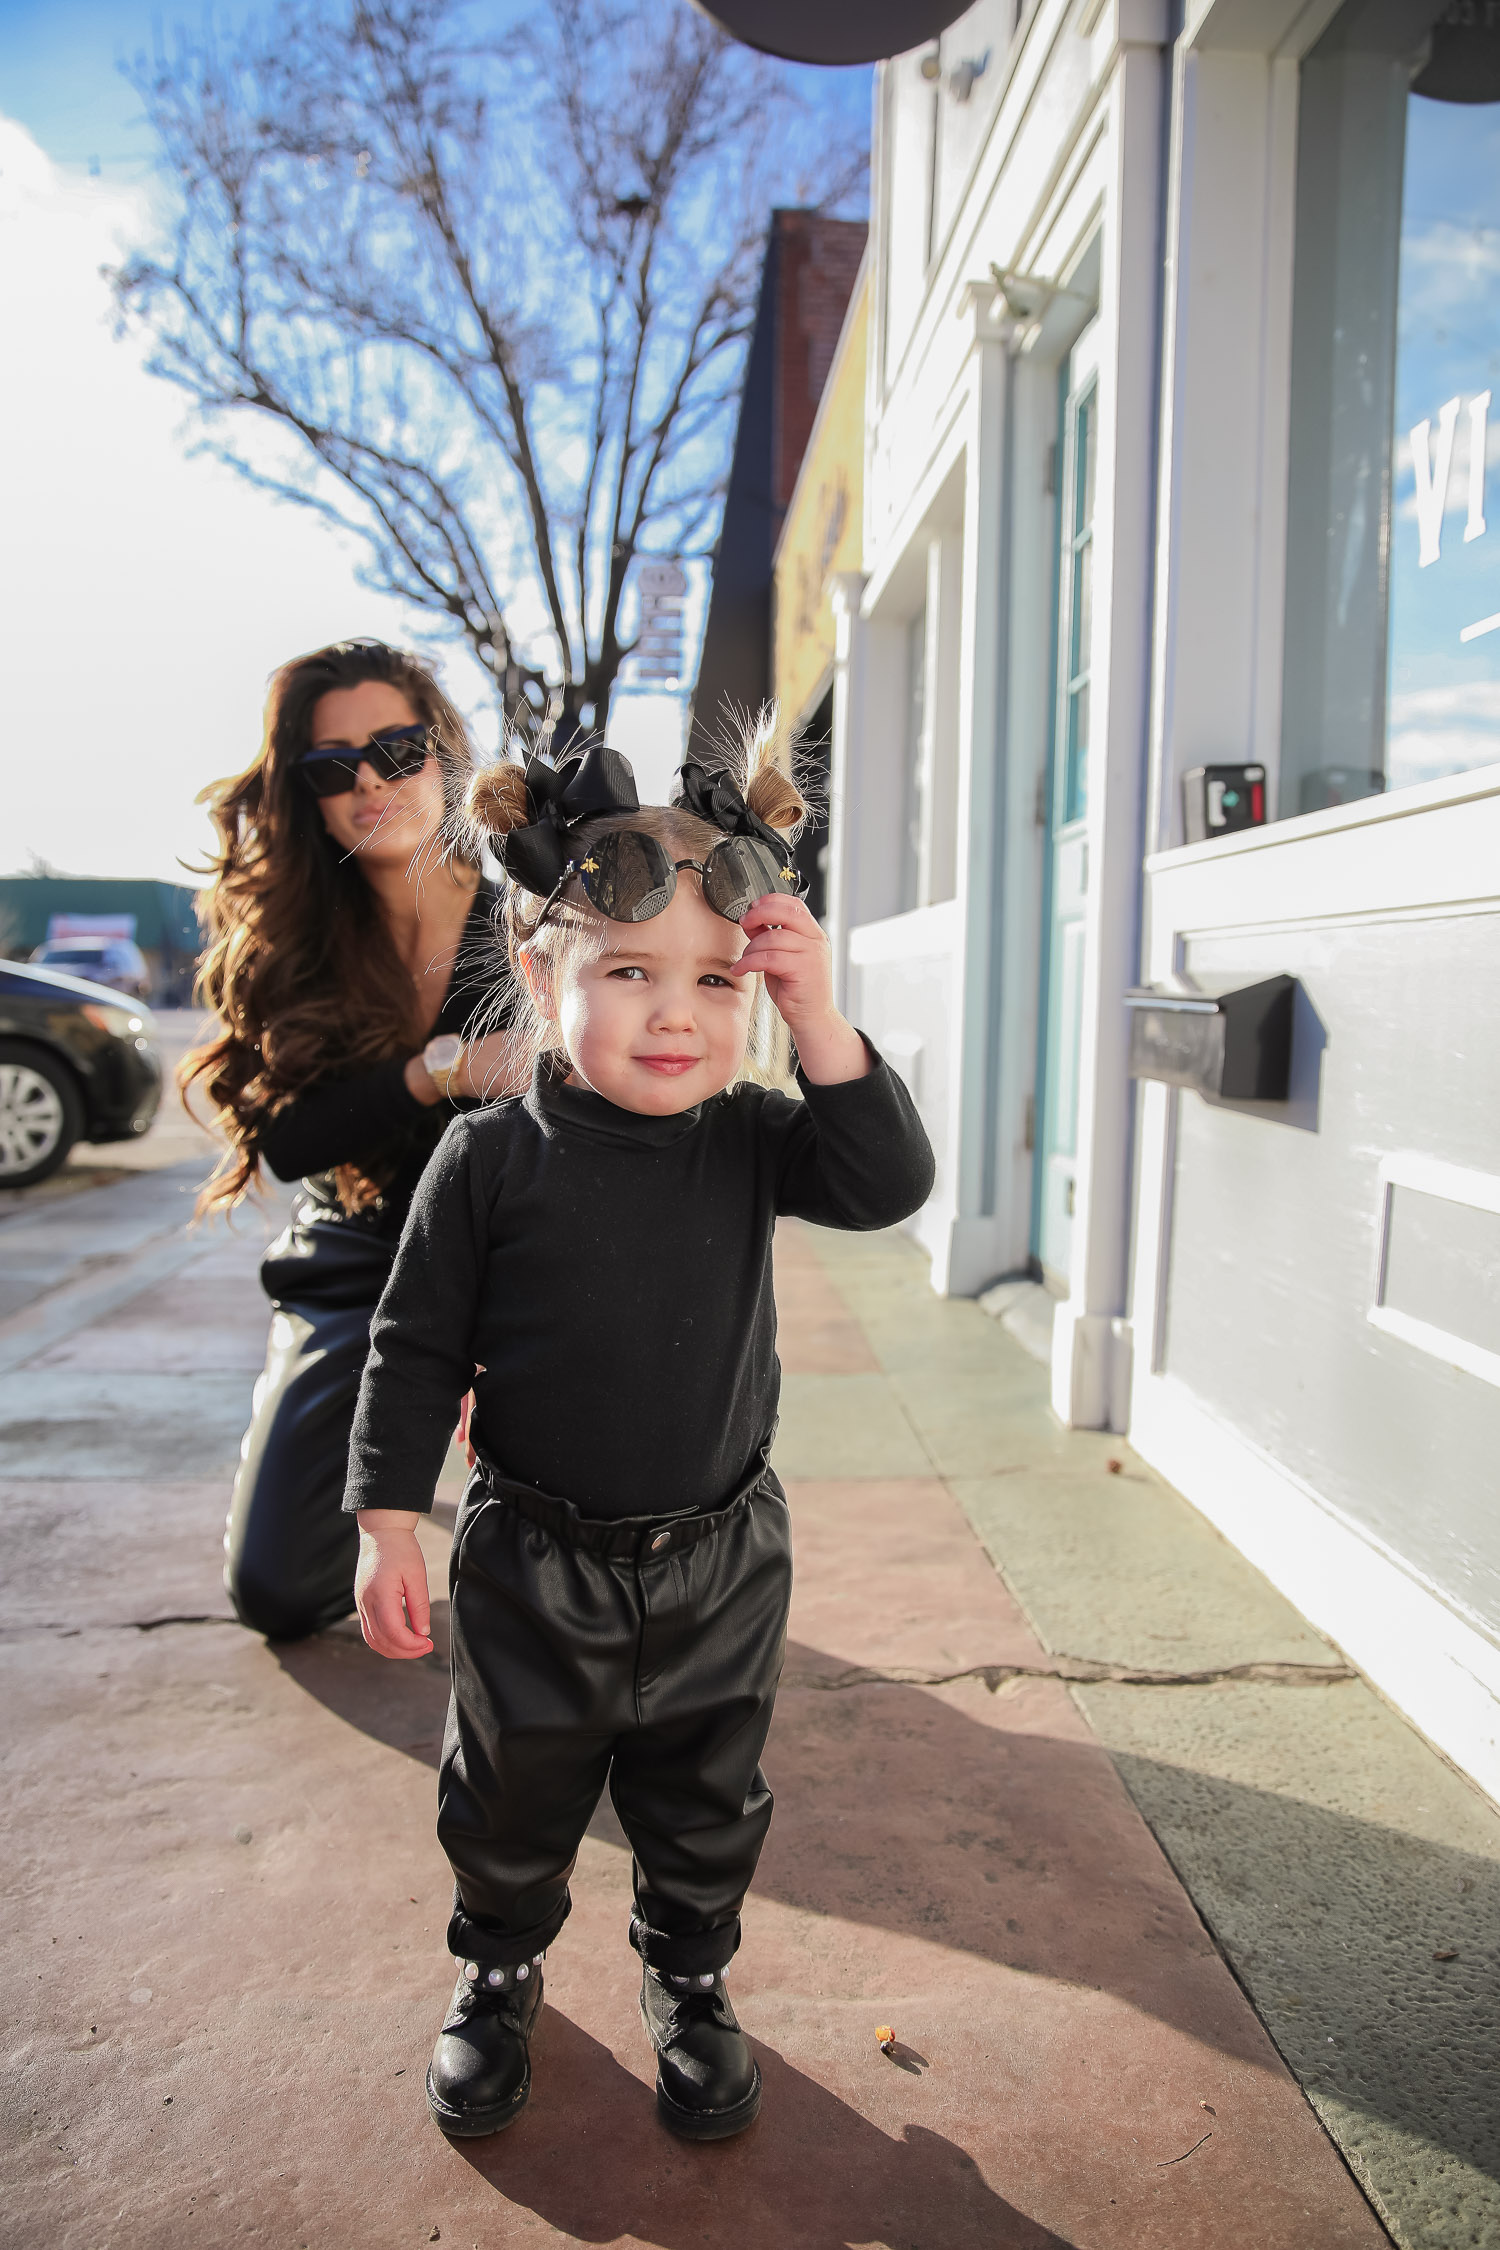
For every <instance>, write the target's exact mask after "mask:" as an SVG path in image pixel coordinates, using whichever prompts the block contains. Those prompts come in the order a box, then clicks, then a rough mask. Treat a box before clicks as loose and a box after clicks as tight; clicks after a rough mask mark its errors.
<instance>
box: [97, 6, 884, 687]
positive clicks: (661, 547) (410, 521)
mask: <svg viewBox="0 0 1500 2250" xmlns="http://www.w3.org/2000/svg"><path fill="white" fill-rule="evenodd" d="M481 13H482V11H481V10H480V9H478V8H476V7H475V6H474V5H468V6H465V5H463V4H462V0H368V4H367V0H355V4H353V5H348V4H339V5H334V6H323V7H313V8H311V9H310V8H308V7H307V6H305V5H302V4H296V5H284V6H283V7H282V8H281V9H280V10H279V11H278V12H277V13H276V14H275V15H273V16H272V17H271V18H270V19H269V20H268V21H267V22H266V23H264V24H262V25H260V26H257V25H254V24H252V25H251V26H250V27H249V28H248V29H246V30H245V31H244V32H242V33H240V34H239V35H237V36H235V37H233V38H227V37H226V38H220V37H218V36H216V35H215V34H214V33H212V32H211V31H210V32H208V33H206V34H204V35H203V36H200V37H196V38H194V37H189V36H188V35H186V34H184V33H179V34H178V35H177V37H176V39H175V42H174V43H173V44H172V46H171V47H170V49H166V48H163V49H161V50H160V51H159V52H158V54H157V56H156V58H155V60H154V61H152V62H149V63H148V62H146V61H144V60H142V61H139V62H137V64H136V65H135V66H134V69H133V71H132V73H131V76H132V79H133V82H134V83H135V85H136V87H137V89H138V91H139V92H140V94H141V95H142V97H143V99H144V102H145V107H146V112H147V115H148V118H149V120H150V122H151V124H152V125H153V127H154V128H155V131H156V134H157V136H158V139H159V142H160V147H161V152H162V158H163V162H164V165H165V168H166V170H167V172H168V175H169V176H170V177H171V178H172V179H173V180H174V182H175V185H176V191H177V199H178V208H177V218H176V224H175V230H174V234H173V238H172V241H171V243H170V246H169V247H168V248H166V249H164V250H163V251H162V253H161V254H160V255H158V256H154V257H153V256H147V255H142V256H138V257H134V258H132V259H131V260H130V261H129V262H128V263H127V264H125V265H124V266H123V267H121V268H120V269H118V270H117V271H116V272H114V274H113V276H112V279H113V282H114V286H115V290H116V293H117V298H118V302H119V305H120V307H121V308H122V312H123V313H124V314H125V315H126V316H127V317H128V318H130V319H133V320H135V321H138V322H140V323H142V324H144V326H145V327H146V329H147V330H148V332H149V334H150V336H151V339H152V346H153V350H152V357H151V363H150V364H151V365H152V367H153V369H154V371H155V372H157V373H158V374H161V375H163V376H166V377H168V378H169V379H171V380H172V381H174V382H176V383H178V384H180V385H181V386H182V387H183V389H185V390H186V391H187V392H188V394H189V395H190V396H191V397H192V398H193V399H194V400H195V401H196V403H197V406H198V407H199V408H200V409H201V410H202V413H203V415H204V417H205V427H206V429H207V431H208V433H209V441H210V443H211V444H212V445H213V447H214V449H215V450H217V451H218V452H220V453H221V454H222V455H223V457H224V458H226V459H228V460H230V461H231V462H232V463H233V464H234V465H235V467H237V468H238V469H240V470H241V471H242V472H243V473H244V474H245V475H246V476H248V477H251V478H252V479H253V480H254V481H256V482H257V483H260V484H262V485H264V486H267V487H268V488H270V489H272V490H274V491H276V492H279V493H281V494H283V495H285V496H287V497H289V498H292V499H294V500H297V501H299V502H301V503H303V504H305V505H307V506H309V507H313V508H317V509H320V510H322V511H323V512H324V513H325V514H327V515H329V516H331V517H333V518H334V519H336V520H337V521H339V522H342V523H343V524H345V525H346V526H347V527H348V528H350V529H352V530H353V531H354V532H355V533H357V534H358V536H359V537H360V538H361V540H362V541H363V542H364V547H365V556H366V564H365V573H366V576H367V580H368V582H369V583H370V584H372V585H375V586H378V587H380V588H381V589H383V590H386V591H389V592H391V593H394V594H396V595H398V596H400V597H401V598H402V599H404V600H405V601H407V602H409V603H411V604H413V605H414V606H415V607H417V608H418V609H421V610H425V611H428V612H430V613H434V614H435V616H436V617H438V618H440V619H442V620H443V621H444V622H446V623H447V624H448V625H449V627H450V629H451V630H452V631H454V632H455V633H456V634H459V635H462V636H463V637H464V638H466V639H467V641H468V642H469V644H470V646H471V647H472V648H473V650H474V651H475V653H476V655H477V656H478V657H479V659H480V661H481V662H482V663H484V664H485V665H486V666H487V667H488V668H489V670H490V671H491V673H492V674H493V676H494V678H495V680H496V684H497V687H498V689H499V691H500V694H501V696H502V698H503V701H504V705H505V708H506V710H507V713H508V714H509V715H511V716H520V715H523V714H524V711H525V710H526V709H528V708H529V709H533V710H535V709H537V708H540V707H541V705H542V704H543V703H544V702H545V701H546V700H547V699H548V697H549V696H550V697H551V699H552V703H553V707H554V709H558V710H560V711H561V713H562V714H564V715H565V717H567V718H568V719H580V720H582V721H583V722H585V723H587V722H588V721H590V720H597V721H600V722H602V719H603V717H604V712H605V709H606V706H607V702H608V697H609V692H610V687H611V684H612V682H613V681H614V679H615V676H616V673H617V672H618V669H619V666H620V663H621V661H622V659H623V658H624V657H625V656H626V655H628V653H629V650H630V646H631V641H630V638H629V635H628V632H627V625H626V621H627V619H628V617H629V615H630V606H629V603H628V600H627V580H628V574H629V572H630V568H631V565H632V563H633V562H634V561H635V560H636V558H637V557H638V556H650V555H653V554H655V555H661V554H666V553H670V554H673V555H691V554H695V553H702V552H704V551H706V548H707V545H708V543H709V541H710V540H711V538H712V536H713V532H714V528H715V526H716V523H717V518H718V506H719V500H720V497H721V492H722V486H723V480H724V476H725V473H726V469H727V455H728V440H729V436H730V434H731V429H732V421H733V411H734V403H735V399H736V397H737V391H738V381H739V374H740V369H741V365H742V359H743V348H744V343H745V339H746V337H747V335H748V333H749V330H750V328H751V326H752V324H753V321H754V316H755V299H756V290H757V285H758V281H759V275H760V267H761V256H762V248H763V243H764V237H765V229H766V225H767V221H768V217H769V213H770V209H771V206H772V204H773V202H782V203H785V202H801V203H813V204H816V205H819V206H821V207H825V208H826V207H831V206H833V205H836V204H838V203H840V202H846V201H847V199H848V198H849V197H850V196H851V195H858V194H859V193H860V192H861V190H862V186H863V176H864V134H863V119H862V118H859V117H858V115H857V112H856V111H855V110H854V107H853V104H852V103H851V102H850V101H849V100H848V99H847V98H842V99H841V98H840V96H841V90H840V88H839V86H838V83H837V81H835V82H834V84H833V86H832V87H831V88H829V89H828V90H827V91H826V92H825V91H824V90H823V89H821V88H820V89H819V90H818V92H816V93H813V94H809V93H808V92H807V91H806V90H805V88H806V85H807V79H806V76H805V74H804V75H803V76H801V77H799V76H798V74H795V73H791V72H788V71H786V70H784V69H782V68H781V67H780V66H778V65H775V64H772V63H769V62H767V61H765V60H764V59H763V58H761V57H758V56H755V55H752V54H750V53H749V52H748V51H747V50H746V49H744V48H740V47H736V46H735V45H733V44H732V43H731V42H729V41H727V40H726V39H725V38H724V37H723V35H722V34H721V33H720V32H718V31H717V30H716V29H715V28H714V27H713V26H712V25H711V24H710V23H709V22H708V21H707V19H706V18H704V17H702V16H701V15H699V14H697V13H696V12H695V11H694V10H692V9H691V8H689V7H688V6H686V5H685V4H684V0H638V4H636V5H632V6H617V5H612V4H611V0H546V4H545V5H544V7H543V9H542V11H541V13H540V15H539V16H538V17H536V18H535V19H533V20H531V21H529V22H526V23H523V24H522V25H520V26H519V27H518V28H515V29H512V30H510V31H509V32H505V33H493V32H491V33H489V34H486V33H485V31H484V29H483V26H482V25H479V24H478V23H477V18H478V16H479V15H480V14H481ZM251 417H258V418H260V419H261V420H262V421H264V422H269V423H270V424H272V425H274V426H275V427H277V428H279V429H280V430H281V431H283V432H287V433H292V434H293V436H294V440H295V442H294V444H293V445H292V446H290V447H286V448H282V449H280V452H281V454H282V455H284V457H285V461H284V465H283V466H282V467H281V468H280V469H277V468H276V467H268V466H267V455H266V449H265V448H264V447H263V446H260V447H257V446H254V445H252V446H251V447H250V448H249V449H248V450H247V448H246V447H245V446H244V444H243V442H242V439H241V437H240V436H239V435H238V434H237V433H238V432H239V431H241V430H242V429H243V425H244V422H245V420H246V419H247V418H251Z"/></svg>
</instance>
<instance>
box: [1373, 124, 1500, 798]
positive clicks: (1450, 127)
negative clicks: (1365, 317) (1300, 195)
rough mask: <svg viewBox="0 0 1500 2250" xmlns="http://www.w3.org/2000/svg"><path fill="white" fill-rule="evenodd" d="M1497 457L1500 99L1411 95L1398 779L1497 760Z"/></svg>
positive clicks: (1402, 315)
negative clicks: (1470, 100) (1439, 98)
mask: <svg viewBox="0 0 1500 2250" xmlns="http://www.w3.org/2000/svg"><path fill="white" fill-rule="evenodd" d="M1497 467H1500V103H1494V102H1475V103H1457V102H1439V101H1430V100H1426V99H1424V97H1423V96H1422V95H1421V94H1415V93H1414V94H1413V95H1412V97H1411V99H1410V102H1409V104H1408V108H1407V120H1406V181H1405V188H1404V192H1403V195H1402V201H1401V288H1400V298H1399V307H1398V313H1397V340H1396V445H1395V476H1394V480H1393V491H1392V518H1393V520H1392V527H1391V630H1390V702H1389V735H1388V742H1387V762H1386V772H1387V781H1388V786H1389V787H1391V788H1392V789H1399V788H1401V787H1402V786H1403V785H1404V784H1405V783H1407V782H1413V781H1431V780H1436V779H1437V778H1438V777H1439V776H1440V775H1442V774H1447V773H1463V772H1465V771H1466V770H1467V769H1468V768H1469V767H1471V766H1480V765H1489V764H1491V763H1492V762H1493V761H1495V760H1497V759H1500V475H1497V473H1496V471H1497ZM1487 472H1488V474H1487ZM1466 636H1467V637H1466Z"/></svg>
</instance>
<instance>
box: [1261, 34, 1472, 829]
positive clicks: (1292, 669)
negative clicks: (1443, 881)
mask: <svg viewBox="0 0 1500 2250" xmlns="http://www.w3.org/2000/svg"><path fill="white" fill-rule="evenodd" d="M1492 19H1493V20H1492ZM1497 284H1500V8H1493V7H1490V6H1478V7H1476V6H1475V5H1474V4H1473V0H1455V4H1454V5H1453V6H1451V7H1450V8H1449V10H1448V12H1447V13H1446V14H1444V15H1443V16H1442V17H1441V18H1440V19H1439V16H1438V10H1437V9H1436V8H1435V7H1433V6H1432V4H1431V0H1347V4H1346V5H1345V6H1344V7H1343V8H1342V9H1341V10H1340V12H1339V14H1338V15H1337V16H1336V17H1335V18H1334V20H1333V22H1332V24H1331V25H1330V26H1329V28H1328V30H1327V31H1326V32H1325V33H1324V35H1323V37H1322V38H1321V39H1320V40H1319V42H1318V44H1317V45H1316V46H1315V47H1314V48H1313V49H1312V51H1311V53H1310V54H1309V55H1308V56H1307V58H1306V60H1305V61H1304V63H1303V66H1302V74H1301V94H1300V108H1299V120H1298V149H1297V241H1296V264H1295V271H1294V276H1293V326H1292V416H1291V445H1290V463H1289V483H1288V495H1287V595H1286V629H1285V670H1284V676H1283V688H1282V746H1281V781H1280V788H1279V792H1278V804H1277V811H1278V813H1279V814H1281V815H1283V816H1284V815H1287V814H1290V813H1298V812H1313V811H1317V810H1320V809H1321V808H1322V807H1324V806H1326V805H1333V804H1340V803H1345V802H1347V801H1349V800H1351V799H1353V798H1356V797H1363V796H1369V795H1371V794H1373V793H1374V792H1375V791H1377V790H1381V789H1384V788H1386V787H1392V788H1400V787H1403V786H1405V785H1406V784H1407V783H1409V782H1414V781H1421V780H1427V779H1432V778H1435V777H1436V776H1438V775H1441V774H1445V773H1454V772H1460V771H1463V770H1465V769H1466V768H1468V767H1471V766H1475V765H1482V764H1488V763H1490V762H1491V761H1493V760H1495V759H1497V758H1500V623H1497V624H1496V625H1494V626H1493V627H1489V628H1488V629H1481V630H1477V631H1476V630H1475V629H1474V628H1476V627H1478V628H1486V627H1487V625H1488V620H1489V619H1490V618H1492V617H1494V618H1500V526H1497V529H1496V531H1493V532H1492V531H1491V530H1490V529H1489V521H1488V517H1487V515H1486V508H1487V506H1488V498H1487V494H1486V491H1485V469H1486V461H1485V458H1484V456H1485V448H1486V446H1487V445H1488V446H1489V447H1490V448H1491V454H1490V458H1491V460H1492V461H1493V460H1497V459H1500V454H1497V452H1496V451H1495V450H1494V448H1495V446H1496V438H1495V437H1494V436H1492V435H1491V433H1492V432H1494V430H1495V424H1496V420H1497V417H1496V416H1495V415H1493V414H1491V412H1490V400H1489V399H1488V398H1487V397H1486V393H1487V392H1489V391H1491V390H1493V391H1494V393H1495V394H1496V400H1497V403H1500V292H1497ZM1497 497H1500V496H1497ZM1496 512H1497V514H1500V505H1497V511H1496ZM1465 634H1467V636H1468V637H1467V638H1464V635H1465Z"/></svg>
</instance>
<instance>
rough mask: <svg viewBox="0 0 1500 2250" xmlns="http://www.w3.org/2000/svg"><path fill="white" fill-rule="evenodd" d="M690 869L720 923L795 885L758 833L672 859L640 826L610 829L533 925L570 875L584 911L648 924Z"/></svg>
mask: <svg viewBox="0 0 1500 2250" xmlns="http://www.w3.org/2000/svg"><path fill="white" fill-rule="evenodd" d="M688 870H691V872H692V873H693V874H695V875H696V876H698V878H699V879H700V881H701V882H702V885H703V898H704V902H705V904H706V905H708V906H711V907H712V908H713V911H714V912H715V914H722V915H723V917H724V919H725V921H726V922H741V921H743V920H744V918H745V916H746V914H748V912H749V911H750V908H751V907H752V906H753V905H754V904H755V901H756V900H757V899H758V898H765V897H767V896H768V895H769V894H771V893H773V892H779V893H780V894H781V896H782V897H784V898H795V897H797V896H798V894H799V892H800V890H801V885H800V883H799V882H798V879H797V870H796V868H795V866H794V865H793V864H792V858H791V853H790V850H789V849H787V850H783V851H781V852H773V851H772V849H771V847H770V845H769V844H764V843H762V842H761V840H760V838H759V837H758V836H726V837H725V838H724V839H723V841H722V843H718V844H715V845H714V847H713V849H712V851H711V852H710V853H709V855H708V857H707V859H701V860H699V859H673V857H672V855H671V853H670V852H669V851H668V850H667V847H666V845H665V844H663V843H662V842H661V840H660V838H658V837H656V836H649V835H646V834H645V833H644V832H643V831H642V830H641V829H639V828H615V829H611V830H610V832H609V834H608V835H607V836H601V837H600V838H599V839H598V841H597V843H594V844H591V845H590V846H589V848H588V850H587V851H586V852H585V853H584V855H583V857H582V858H581V859H577V860H574V861H572V862H571V863H570V865H569V867H568V871H567V874H565V875H564V876H563V879H562V882H560V883H559V884H558V885H557V888H556V889H555V890H554V891H553V893H552V895H551V897H550V898H549V899H548V900H547V903H546V905H545V906H544V907H543V908H542V911H541V914H540V915H539V916H538V917H537V926H538V928H540V926H541V924H542V922H543V921H545V920H546V917H547V916H548V914H550V912H551V911H552V908H553V907H554V906H555V905H556V903H557V901H558V899H559V898H560V897H561V896H562V893H563V887H564V885H565V884H566V883H567V882H568V880H569V878H570V877H571V876H573V875H576V876H577V877H578V881H579V884H580V886H581V888H582V890H583V894H584V896H585V898H587V900H588V902H589V904H590V906H592V907H593V908H594V909H595V910H596V911H597V912H598V913H600V914H604V915H607V916H608V918H609V920H610V921H611V922H649V921H652V920H653V919H654V918H655V917H656V916H657V915H658V914H664V913H665V912H666V910H667V908H668V907H669V906H670V905H671V903H672V899H673V897H674V895H675V893H676V890H677V878H678V876H679V875H680V874H682V873H684V872H686V871H688Z"/></svg>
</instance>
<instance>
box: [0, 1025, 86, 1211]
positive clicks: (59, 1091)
mask: <svg viewBox="0 0 1500 2250" xmlns="http://www.w3.org/2000/svg"><path fill="white" fill-rule="evenodd" d="M82 1131H83V1104H82V1102H81V1101H80V1100H79V1097H78V1088H77V1086H76V1085H75V1084H74V1082H73V1077H72V1074H71V1072H70V1071H69V1070H68V1067H67V1065H66V1064H65V1063H60V1062H59V1061H58V1060H57V1058H56V1057H55V1056H54V1055H49V1054H48V1052H47V1050H46V1048H45V1047H31V1046H22V1045H21V1044H20V1043H19V1042H18V1041H14V1040H6V1041H4V1042H3V1043H0V1188H20V1187H35V1185H36V1183H37V1182H38V1180H46V1179H50V1178H51V1176H52V1174H53V1173H54V1172H55V1171H56V1170H57V1168H58V1166H59V1165H60V1164H62V1163H63V1161H64V1160H65V1158H66V1157H67V1153H68V1151H69V1149H70V1148H71V1147H72V1146H73V1143H74V1142H75V1141H76V1140H77V1139H78V1136H79V1134H80V1133H81V1132H82Z"/></svg>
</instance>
